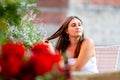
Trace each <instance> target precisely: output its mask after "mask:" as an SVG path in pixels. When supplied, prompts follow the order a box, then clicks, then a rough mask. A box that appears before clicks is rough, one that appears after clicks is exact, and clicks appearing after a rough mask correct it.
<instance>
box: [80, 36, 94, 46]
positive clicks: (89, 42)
mask: <svg viewBox="0 0 120 80" xmlns="http://www.w3.org/2000/svg"><path fill="white" fill-rule="evenodd" d="M82 44H84V45H85V44H86V45H95V43H94V40H93V39H90V38H85V39H84V41H83V43H82Z"/></svg>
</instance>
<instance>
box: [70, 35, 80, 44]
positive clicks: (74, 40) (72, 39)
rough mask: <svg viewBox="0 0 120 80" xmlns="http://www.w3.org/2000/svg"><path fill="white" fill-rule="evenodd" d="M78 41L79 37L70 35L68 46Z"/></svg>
mask: <svg viewBox="0 0 120 80" xmlns="http://www.w3.org/2000/svg"><path fill="white" fill-rule="evenodd" d="M78 41H79V37H77V38H74V37H70V46H76V45H77V43H78Z"/></svg>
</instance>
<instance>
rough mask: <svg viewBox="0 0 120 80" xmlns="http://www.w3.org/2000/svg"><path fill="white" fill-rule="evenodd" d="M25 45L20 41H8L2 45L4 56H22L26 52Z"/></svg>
mask: <svg viewBox="0 0 120 80" xmlns="http://www.w3.org/2000/svg"><path fill="white" fill-rule="evenodd" d="M25 50H26V49H25V46H24V45H22V44H18V43H6V44H4V45H3V46H2V56H9V55H14V56H16V57H18V58H22V57H23V56H24V54H25Z"/></svg>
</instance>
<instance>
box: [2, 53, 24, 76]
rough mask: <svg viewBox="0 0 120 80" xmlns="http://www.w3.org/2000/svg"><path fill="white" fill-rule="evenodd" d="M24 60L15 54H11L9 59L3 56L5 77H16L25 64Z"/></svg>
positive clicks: (3, 74) (3, 73)
mask: <svg viewBox="0 0 120 80" xmlns="http://www.w3.org/2000/svg"><path fill="white" fill-rule="evenodd" d="M23 64H24V63H23V61H22V60H20V59H18V58H17V57H15V56H12V55H10V56H9V57H8V58H7V59H4V58H1V60H0V65H1V72H0V73H1V75H2V76H3V77H5V78H11V77H14V76H15V75H16V74H17V73H19V71H20V69H21V67H22V66H23Z"/></svg>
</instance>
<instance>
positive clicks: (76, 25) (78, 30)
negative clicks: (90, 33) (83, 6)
mask: <svg viewBox="0 0 120 80" xmlns="http://www.w3.org/2000/svg"><path fill="white" fill-rule="evenodd" d="M66 33H67V34H68V35H69V37H70V36H71V37H80V36H82V34H83V27H82V23H81V21H80V20H79V19H77V18H74V19H72V20H71V21H70V23H69V24H68V29H67V30H66Z"/></svg>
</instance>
